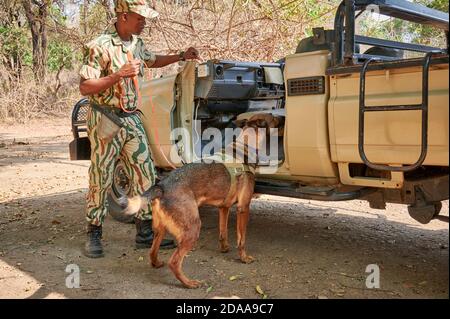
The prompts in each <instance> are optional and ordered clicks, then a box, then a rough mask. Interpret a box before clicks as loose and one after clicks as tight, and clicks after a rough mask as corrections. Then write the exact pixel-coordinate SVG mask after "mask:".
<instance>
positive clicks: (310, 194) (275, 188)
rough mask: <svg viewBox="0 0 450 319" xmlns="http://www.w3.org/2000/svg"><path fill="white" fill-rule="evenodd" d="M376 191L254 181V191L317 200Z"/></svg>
mask: <svg viewBox="0 0 450 319" xmlns="http://www.w3.org/2000/svg"><path fill="white" fill-rule="evenodd" d="M374 191H376V189H374V188H372V187H362V188H359V189H356V190H354V191H348V192H340V191H337V190H336V189H335V188H334V189H330V188H329V189H327V190H323V189H321V188H317V191H313V190H312V187H308V188H306V187H305V189H304V190H303V189H302V187H299V188H295V187H290V186H281V185H273V184H267V183H260V182H256V185H255V193H258V194H266V195H275V196H284V197H294V198H300V199H309V200H318V201H346V200H352V199H358V198H361V197H364V196H367V195H369V194H371V193H373V192H374Z"/></svg>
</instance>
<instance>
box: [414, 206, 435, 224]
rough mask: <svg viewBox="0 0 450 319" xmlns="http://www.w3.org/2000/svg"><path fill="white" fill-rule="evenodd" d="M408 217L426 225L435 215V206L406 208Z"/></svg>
mask: <svg viewBox="0 0 450 319" xmlns="http://www.w3.org/2000/svg"><path fill="white" fill-rule="evenodd" d="M408 213H409V215H410V216H411V217H412V218H413V219H415V220H416V221H418V222H419V223H421V224H428V223H429V222H430V221H431V220H432V219H433V218H434V217H435V216H436V215H437V214H436V205H433V204H426V205H421V206H416V205H410V206H408Z"/></svg>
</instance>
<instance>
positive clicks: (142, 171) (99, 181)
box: [86, 108, 156, 226]
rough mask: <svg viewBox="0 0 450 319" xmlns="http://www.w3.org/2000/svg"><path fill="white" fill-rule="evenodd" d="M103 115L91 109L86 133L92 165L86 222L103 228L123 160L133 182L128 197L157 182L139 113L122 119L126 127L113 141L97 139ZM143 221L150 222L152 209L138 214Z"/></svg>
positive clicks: (148, 208)
mask: <svg viewBox="0 0 450 319" xmlns="http://www.w3.org/2000/svg"><path fill="white" fill-rule="evenodd" d="M102 116H105V115H102V113H100V112H99V111H98V110H95V109H92V108H90V109H89V113H88V118H87V131H88V136H89V141H90V143H91V166H90V168H89V191H88V194H87V196H86V201H87V207H86V220H87V221H88V222H89V223H90V224H93V225H97V226H99V225H102V224H103V221H104V219H105V216H106V214H107V212H108V207H107V203H106V202H107V200H106V199H107V194H108V192H109V190H110V188H111V185H112V181H113V178H114V169H115V166H116V163H117V161H118V160H119V159H120V160H121V161H122V162H123V164H124V167H125V173H126V174H127V177H128V178H129V180H130V184H131V185H130V187H131V190H130V192H131V193H130V194H129V196H135V195H140V194H142V193H143V192H144V191H146V190H148V189H149V188H150V187H151V186H152V185H153V184H154V182H155V177H156V173H155V167H154V165H153V161H152V159H151V156H150V149H149V146H148V142H147V135H146V133H145V131H144V128H143V125H142V122H141V118H140V115H139V114H137V113H136V114H133V115H131V116H129V117H124V118H121V119H120V121H121V122H122V124H123V127H122V128H121V129H120V131H119V132H118V133H117V135H115V137H114V138H113V139H112V140H111V141H110V142H107V143H105V142H103V141H102V140H101V139H99V138H98V124H99V121H100V118H101V117H102ZM136 217H137V218H139V219H142V220H150V219H151V207H150V205H148V206H147V208H146V209H142V210H141V211H139V212H138V213H137V214H136Z"/></svg>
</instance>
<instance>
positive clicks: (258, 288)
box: [255, 285, 267, 299]
mask: <svg viewBox="0 0 450 319" xmlns="http://www.w3.org/2000/svg"><path fill="white" fill-rule="evenodd" d="M255 290H256V292H257V293H258V294H260V295H261V297H262V299H267V294H266V293H265V292H264V290H262V288H261V286H260V285H256V287H255Z"/></svg>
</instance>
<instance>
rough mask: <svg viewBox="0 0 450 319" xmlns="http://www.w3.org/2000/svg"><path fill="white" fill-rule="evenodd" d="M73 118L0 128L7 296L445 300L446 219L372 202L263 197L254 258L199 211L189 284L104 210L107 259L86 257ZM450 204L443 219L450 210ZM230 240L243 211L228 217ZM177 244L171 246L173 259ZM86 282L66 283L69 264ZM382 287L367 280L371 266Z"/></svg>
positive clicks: (0, 270)
mask: <svg viewBox="0 0 450 319" xmlns="http://www.w3.org/2000/svg"><path fill="white" fill-rule="evenodd" d="M69 121H70V120H69V119H59V120H52V121H45V122H33V123H30V124H28V125H20V126H14V127H12V126H5V125H4V126H0V298H212V297H214V296H221V297H230V296H238V297H240V298H263V296H264V295H266V297H267V298H269V299H270V298H448V297H449V266H448V265H449V254H448V240H449V229H448V227H449V226H448V224H447V223H444V222H442V221H438V220H434V221H432V222H431V223H429V224H428V225H421V224H419V223H417V222H416V221H414V220H413V219H411V218H410V217H409V215H408V213H407V209H406V207H405V206H402V205H388V207H387V210H386V211H381V210H374V209H370V208H369V205H368V204H367V203H366V202H363V201H358V200H355V201H349V202H338V203H336V202H317V201H308V200H293V199H288V198H283V197H275V196H262V197H260V198H259V199H255V200H254V201H253V202H252V205H251V214H250V216H251V217H250V223H249V227H248V239H247V247H248V252H249V253H250V254H251V255H253V256H254V257H255V258H256V261H255V262H254V263H252V264H249V265H245V264H242V263H240V262H239V260H238V259H237V251H236V249H235V248H234V247H233V249H232V250H231V251H230V252H229V253H227V254H222V253H220V252H219V251H218V214H217V212H216V211H215V210H213V209H203V210H202V212H201V218H202V231H201V234H200V239H199V242H198V244H197V247H196V249H195V250H194V251H193V252H191V253H190V254H189V256H188V258H186V260H185V263H184V270H185V272H186V274H187V275H188V276H190V277H193V278H195V279H200V280H203V281H204V285H203V286H202V287H201V288H199V289H196V290H188V289H184V288H183V287H182V286H181V285H180V284H179V282H178V281H177V280H176V279H175V277H174V276H173V275H172V273H171V272H170V271H169V269H168V268H167V267H164V268H162V269H153V268H151V267H150V266H149V265H148V256H147V253H148V251H147V250H135V249H134V235H135V231H134V225H132V224H122V223H119V222H116V221H115V220H113V219H112V218H109V217H108V218H107V220H106V224H105V226H104V228H105V229H104V244H105V251H106V256H105V257H104V258H101V259H96V260H93V259H89V258H86V257H84V256H83V255H82V253H81V248H82V246H83V244H84V241H85V221H84V202H85V194H86V190H87V185H88V184H87V182H88V176H87V170H88V166H89V163H88V162H87V161H78V162H74V161H70V160H69V157H68V156H69V155H68V143H69V141H70V140H71V132H70V122H69ZM448 213H449V208H448V201H446V202H444V204H443V215H447V216H448ZM229 225H230V230H229V231H230V236H231V239H232V241H231V243H232V244H234V243H235V238H234V233H235V229H236V228H235V218H234V214H232V216H231V221H230V223H229ZM170 253H171V251H163V252H162V260H164V261H167V259H168V258H169V256H170V255H169V254H170ZM73 264H74V265H77V266H78V267H79V269H80V287H79V288H72V289H71V288H67V286H66V279H67V277H68V276H69V275H70V270H69V271H68V272H66V270H68V269H67V268H66V267H67V266H68V265H73ZM370 264H376V265H378V266H379V269H380V288H379V289H368V288H366V277H367V276H368V275H369V273H366V267H367V266H368V265H370Z"/></svg>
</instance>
